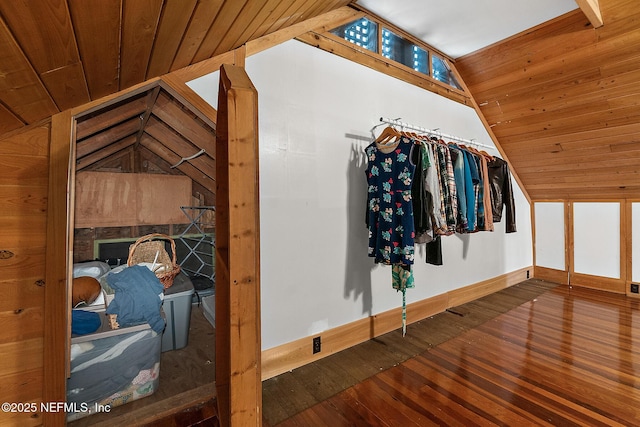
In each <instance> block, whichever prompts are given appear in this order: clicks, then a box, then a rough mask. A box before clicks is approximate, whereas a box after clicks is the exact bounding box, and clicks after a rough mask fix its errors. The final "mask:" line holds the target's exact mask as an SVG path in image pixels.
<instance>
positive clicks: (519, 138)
mask: <svg viewBox="0 0 640 427" xmlns="http://www.w3.org/2000/svg"><path fill="white" fill-rule="evenodd" d="M600 8H601V10H602V15H603V19H604V22H605V23H604V25H603V26H602V27H599V28H596V29H594V28H593V27H592V26H591V25H590V24H589V21H588V19H587V18H586V17H585V15H584V14H583V13H582V12H581V11H580V10H576V11H575V12H570V13H568V14H566V15H564V16H562V17H560V18H558V19H556V20H554V21H552V22H550V23H548V24H543V25H540V26H539V27H536V28H534V29H532V30H529V31H527V32H525V33H522V34H520V35H518V36H515V37H513V38H511V39H509V40H507V41H504V42H500V43H498V44H496V45H493V46H490V47H488V48H485V49H482V50H480V51H477V52H475V53H473V54H470V55H467V56H465V57H463V58H459V59H458V60H457V61H456V68H457V70H458V71H459V72H460V74H461V76H462V78H463V80H464V82H465V83H466V85H467V86H468V88H469V90H470V91H471V94H472V95H473V97H474V98H475V100H476V101H477V103H478V104H479V106H480V110H481V113H482V114H483V115H484V117H485V118H486V120H487V122H488V124H489V126H491V129H492V130H493V133H494V134H495V136H496V138H497V140H498V142H499V144H500V146H501V147H502V149H503V150H504V152H505V154H506V156H507V157H508V159H509V161H510V162H511V165H512V166H513V167H514V168H515V171H516V172H517V174H518V176H519V178H520V180H521V181H522V183H523V184H524V187H525V190H526V191H527V193H528V194H529V196H530V197H531V199H533V200H545V199H547V200H567V199H591V200H593V199H611V198H619V199H624V198H630V197H635V198H637V197H639V196H640V170H639V169H638V161H640V139H639V138H638V133H639V132H640V108H639V107H640V84H638V82H639V81H640V55H639V54H638V52H640V26H639V25H638V21H639V20H640V7H638V2H637V1H636V0H600Z"/></svg>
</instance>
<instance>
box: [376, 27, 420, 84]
mask: <svg viewBox="0 0 640 427" xmlns="http://www.w3.org/2000/svg"><path fill="white" fill-rule="evenodd" d="M381 54H382V56H384V57H385V58H389V59H391V60H393V61H396V62H399V63H401V64H404V65H406V66H407V67H410V68H413V69H414V70H416V71H418V72H420V73H423V74H427V75H428V74H429V62H428V61H427V57H428V54H427V51H426V50H424V49H422V48H420V47H418V46H416V45H415V44H413V43H411V42H410V41H408V40H407V39H405V38H402V37H400V36H398V35H396V34H394V33H393V32H391V31H390V30H388V29H387V28H383V29H382V52H381Z"/></svg>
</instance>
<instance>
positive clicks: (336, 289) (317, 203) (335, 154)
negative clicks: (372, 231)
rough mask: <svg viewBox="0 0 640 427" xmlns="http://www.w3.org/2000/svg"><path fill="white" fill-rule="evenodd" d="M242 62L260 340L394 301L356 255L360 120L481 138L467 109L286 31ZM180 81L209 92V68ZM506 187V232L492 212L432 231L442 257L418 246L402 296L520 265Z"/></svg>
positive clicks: (397, 298)
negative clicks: (255, 140)
mask: <svg viewBox="0 0 640 427" xmlns="http://www.w3.org/2000/svg"><path fill="white" fill-rule="evenodd" d="M246 69H247V73H248V74H249V77H250V78H251V80H252V81H253V83H254V85H255V86H256V88H257V90H258V104H259V126H260V129H259V131H260V135H259V140H260V233H261V248H260V250H261V299H262V307H261V308H262V346H263V349H268V348H271V347H275V346H278V345H281V344H285V343H287V342H291V341H294V340H296V339H299V338H303V337H307V336H309V335H310V334H311V332H313V333H314V334H315V333H320V332H322V330H326V329H330V328H335V327H338V326H341V325H344V324H348V323H351V322H354V321H356V320H359V319H362V318H365V317H368V316H370V315H375V314H378V313H381V312H384V311H387V310H390V309H393V308H397V307H399V306H401V303H402V299H401V294H400V293H398V292H396V291H395V290H393V289H392V288H391V268H390V267H385V266H379V265H374V263H373V261H372V258H369V257H367V244H368V240H367V229H366V227H365V223H364V218H365V204H366V180H365V175H364V168H365V159H364V157H363V150H364V148H365V147H366V146H367V145H368V144H369V143H370V142H371V128H372V127H373V126H374V125H377V124H379V118H380V117H389V118H398V117H400V118H402V121H404V122H407V123H413V124H416V125H420V126H423V127H426V128H440V129H441V131H442V132H445V133H448V134H453V135H457V136H460V137H463V138H467V139H472V138H475V139H476V140H477V141H478V142H481V143H484V144H491V139H490V137H489V136H488V134H487V132H486V131H485V129H484V127H483V126H482V123H481V121H480V120H479V118H478V117H477V115H476V113H475V111H474V110H473V109H472V108H469V107H466V106H463V105H461V104H459V103H456V102H453V101H450V100H448V99H446V98H443V97H441V96H439V95H436V94H433V93H431V92H428V91H425V90H422V89H419V88H417V87H415V86H412V85H410V84H407V83H404V82H402V81H399V80H397V79H394V78H392V77H389V76H386V75H384V74H382V73H379V72H377V71H374V70H371V69H369V68H366V67H363V66H361V65H359V64H356V63H353V62H351V61H348V60H345V59H343V58H340V57H338V56H335V55H332V54H329V53H326V52H324V51H321V50H319V49H315V48H313V47H310V46H308V45H305V44H303V43H300V42H296V41H290V42H287V43H284V44H281V45H279V46H276V47H274V48H271V49H269V50H266V51H264V52H262V53H260V54H257V55H254V56H251V57H249V58H247V61H246ZM190 86H191V87H192V88H194V90H195V91H196V92H198V93H200V94H201V96H203V97H204V98H205V99H207V100H209V102H212V100H217V90H218V82H217V77H212V76H205V77H203V78H201V79H198V80H197V81H193V82H191V83H190ZM215 102H216V103H215V104H213V105H214V106H216V104H217V101H215ZM381 129H382V128H378V129H377V130H378V131H380V130H381ZM494 154H497V152H494ZM513 188H514V192H515V201H516V214H517V227H518V232H517V233H510V234H506V233H505V230H504V220H503V222H502V223H497V224H496V229H495V231H494V232H492V233H490V232H479V233H475V234H470V235H453V236H448V237H444V238H443V248H442V249H443V260H444V265H443V266H433V265H429V264H426V262H425V255H424V248H419V249H418V250H417V253H416V257H417V259H416V264H415V266H414V276H415V280H416V287H415V289H410V290H408V291H407V302H408V303H412V302H416V301H419V300H423V299H425V298H429V297H433V296H435V295H439V294H442V293H445V292H447V291H450V290H453V289H457V288H460V287H463V286H467V285H470V284H473V283H476V282H479V281H482V280H486V279H489V278H492V277H495V276H499V275H501V274H504V273H508V272H511V271H514V270H517V269H519V268H524V267H527V266H530V265H532V263H533V261H532V258H533V255H532V245H531V222H530V215H529V204H528V202H527V200H526V198H525V197H524V195H523V194H522V192H521V191H520V189H519V188H518V186H517V184H516V183H515V182H513ZM321 328H324V329H322V330H320V329H321Z"/></svg>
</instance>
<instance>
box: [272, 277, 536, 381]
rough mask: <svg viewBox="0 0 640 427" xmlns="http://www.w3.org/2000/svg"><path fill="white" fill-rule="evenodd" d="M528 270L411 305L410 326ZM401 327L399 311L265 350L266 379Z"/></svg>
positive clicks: (506, 284)
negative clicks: (317, 347)
mask: <svg viewBox="0 0 640 427" xmlns="http://www.w3.org/2000/svg"><path fill="white" fill-rule="evenodd" d="M531 271H533V267H525V268H521V269H519V270H515V271H512V272H510V273H506V274H503V275H500V276H497V277H494V278H492V279H488V280H484V281H482V282H478V283H474V284H472V285H469V286H465V287H463V288H460V289H456V290H453V291H450V292H447V293H444V294H440V295H436V296H433V297H431V298H427V299H424V300H422V301H418V302H415V303H412V304H409V305H408V306H407V324H411V323H414V322H417V321H419V320H422V319H425V318H427V317H429V316H433V315H435V314H438V313H441V312H443V311H445V310H446V309H448V308H451V307H455V306H457V305H461V304H464V303H467V302H469V301H473V300H475V299H478V298H480V297H483V296H485V295H488V294H490V293H493V292H497V291H499V290H501V289H504V288H508V287H510V286H513V285H515V284H517V283H520V282H522V281H524V280H526V279H527V272H531ZM400 327H401V309H400V308H399V307H398V308H395V309H392V310H388V311H385V312H383V313H379V314H376V315H373V316H370V317H366V318H363V319H360V320H356V321H355V322H351V323H348V324H346V325H342V326H339V327H336V328H333V329H328V330H326V331H324V332H321V333H319V334H315V335H313V336H309V337H305V338H300V339H298V340H295V341H292V342H289V343H286V344H283V345H280V346H277V347H273V348H270V349H267V350H263V351H262V380H263V381H264V380H267V379H269V378H272V377H275V376H277V375H280V374H282V373H284V372H287V371H290V370H292V369H295V368H299V367H300V366H304V365H306V364H308V363H311V362H314V361H316V360H319V359H322V358H324V357H327V356H330V355H332V354H334V353H337V352H339V351H342V350H345V349H347V348H349V347H352V346H354V345H356V344H360V343H362V342H365V341H367V340H370V339H372V338H375V337H377V336H380V335H383V334H386V333H388V332H391V331H393V330H395V329H398V328H400ZM316 337H320V339H321V342H322V351H321V352H319V353H316V354H313V351H312V345H313V344H312V343H313V338H316Z"/></svg>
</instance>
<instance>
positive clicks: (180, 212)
mask: <svg viewBox="0 0 640 427" xmlns="http://www.w3.org/2000/svg"><path fill="white" fill-rule="evenodd" d="M214 147H215V130H214V128H213V125H212V124H209V123H206V122H205V120H203V119H201V118H200V117H199V116H198V115H196V114H194V112H192V111H191V110H189V108H187V107H186V106H184V105H182V104H181V103H180V102H179V101H178V100H177V99H176V98H174V97H173V96H171V95H170V94H169V93H167V92H166V91H165V90H163V89H162V88H161V87H159V86H156V87H152V88H150V89H149V90H146V91H143V92H141V93H138V94H136V95H134V96H131V97H129V98H127V99H123V100H120V101H119V102H117V103H115V104H112V105H109V106H107V107H103V108H100V109H99V110H97V111H95V112H93V113H91V114H88V115H86V116H83V117H81V118H79V119H78V120H77V126H76V157H75V160H76V170H75V180H74V181H73V183H74V185H73V190H72V194H73V195H74V196H73V197H72V200H74V201H75V206H74V207H73V208H72V209H73V210H72V212H73V213H74V215H73V223H74V227H73V229H74V231H73V232H74V235H73V263H74V264H73V270H74V277H76V276H86V275H90V276H94V277H96V276H97V280H98V282H99V283H100V285H101V288H102V290H103V295H102V296H100V297H99V298H98V299H97V300H96V301H95V302H94V303H93V304H92V305H91V306H89V307H87V306H86V304H81V305H80V306H78V308H77V309H76V310H74V311H77V310H79V309H82V310H83V311H93V312H96V313H98V317H99V319H100V320H101V323H102V325H101V326H100V329H98V332H93V333H89V334H73V335H72V336H73V338H72V343H71V378H70V379H69V380H68V382H67V397H68V398H67V400H68V401H73V402H80V403H82V402H84V403H89V404H90V406H93V403H94V402H95V403H99V404H102V405H109V406H110V411H109V412H108V413H95V414H92V415H90V416H83V415H86V414H80V416H73V415H71V416H70V417H69V418H68V419H69V420H70V421H72V423H71V424H70V425H74V426H82V425H92V424H94V423H96V422H99V421H101V420H106V419H109V418H112V417H114V416H117V415H122V414H125V413H128V412H130V411H133V410H136V409H139V408H140V407H142V406H145V405H148V404H151V403H155V402H159V401H163V400H165V399H171V398H172V397H174V396H176V395H178V394H180V393H183V392H186V391H189V390H193V389H195V388H199V387H204V386H207V385H212V384H213V381H214V375H215V366H214V356H215V354H214V350H215V349H214V347H215V330H214V328H213V317H212V315H211V314H210V313H209V312H206V313H205V311H206V309H208V308H209V307H214V306H215V304H214V303H213V298H214V293H215V266H214V259H215V256H214V241H215V212H214V210H213V206H214V205H215V194H214V191H215V162H214V158H215V151H214ZM196 154H197V155H196ZM186 158H190V159H188V160H183V159H186ZM143 236H150V240H152V241H154V242H158V243H153V244H151V245H146V244H145V243H143V242H140V241H138V239H139V238H141V237H143ZM151 236H154V237H153V238H151ZM164 236H167V237H166V238H165V237H164ZM137 241H138V242H137ZM136 242H137V243H136ZM172 243H173V244H172ZM154 245H155V246H154ZM158 245H159V246H158ZM151 246H153V250H155V252H156V254H159V257H160V258H162V256H163V255H164V254H161V253H160V251H161V249H162V248H164V252H165V253H166V255H168V257H169V258H170V259H171V258H173V255H174V253H175V265H179V266H180V272H179V273H178V274H177V275H176V276H175V278H173V280H171V278H169V276H171V274H167V275H165V276H166V277H167V278H168V280H166V281H167V282H172V283H171V286H170V287H168V288H167V284H166V283H165V284H164V287H165V288H166V289H164V290H162V285H160V286H161V287H160V289H161V291H160V293H163V294H164V295H163V296H164V300H163V302H160V298H158V301H157V304H158V305H160V304H161V306H162V312H163V313H164V314H163V315H162V316H164V319H165V321H166V328H165V329H164V332H163V333H162V332H161V333H160V334H154V333H152V332H151V329H153V328H150V327H149V324H150V323H151V322H150V323H146V322H145V323H144V325H146V331H145V330H143V331H137V330H138V329H140V328H141V326H132V324H135V323H140V322H135V321H134V322H131V319H134V320H135V319H136V317H141V316H142V317H145V316H146V315H147V314H141V313H139V312H137V311H134V312H133V313H131V312H130V311H128V310H129V308H130V306H129V305H128V302H129V301H131V300H129V299H127V300H124V299H121V298H120V299H119V302H118V303H117V304H116V305H118V310H119V311H120V313H121V314H124V315H125V316H128V317H125V319H128V320H127V325H126V326H124V325H119V326H116V329H113V326H112V325H110V322H109V320H110V319H111V320H113V319H114V317H113V315H111V316H108V315H106V314H105V307H107V306H110V305H111V304H113V301H115V294H114V291H113V289H112V288H111V286H110V284H113V282H114V281H115V280H116V279H115V278H116V277H118V276H117V274H121V273H124V272H125V271H127V270H129V271H134V270H135V269H133V268H131V267H128V266H127V264H128V261H130V258H131V261H132V263H135V264H137V263H138V262H140V261H147V260H144V259H141V258H140V255H141V253H142V251H143V248H147V249H150V248H151ZM130 248H133V252H132V255H131V256H130ZM147 249H145V250H147ZM143 256H144V254H143ZM152 257H153V255H152ZM154 258H155V257H154ZM153 261H155V259H150V260H148V262H149V263H151V264H153ZM157 263H160V262H157ZM171 263H172V264H173V260H172V259H171ZM138 267H140V266H138ZM170 268H171V267H170ZM176 270H177V268H176ZM116 272H117V273H116ZM147 273H148V270H147ZM147 273H145V274H147ZM120 277H125V276H120ZM130 277H134V278H139V277H140V276H130ZM143 277H144V279H143V280H142V281H143V282H145V281H146V280H147V277H148V274H147V276H143ZM151 277H152V278H154V277H153V275H152V276H151ZM161 277H162V274H161ZM121 280H123V281H124V279H121ZM127 280H131V279H127ZM127 286H133V288H129V287H127V288H126V291H125V290H120V291H116V292H123V295H124V292H126V293H127V294H128V295H129V294H130V297H131V298H132V301H134V302H135V304H134V305H135V307H136V308H135V310H138V311H139V310H143V311H145V310H148V308H142V309H141V308H140V301H139V300H136V298H143V296H144V295H147V296H148V294H145V293H143V292H142V291H141V290H140V289H142V285H141V284H140V283H139V282H136V283H135V286H134V283H127ZM74 293H75V291H74ZM152 296H153V294H152ZM145 301H146V302H148V299H147V300H145ZM154 303H155V302H154ZM156 308H157V306H156ZM108 311H109V310H107V312H108ZM121 314H117V315H116V316H115V320H116V322H117V320H118V316H120V317H121ZM75 322H76V320H74V323H73V325H74V329H76V328H75V326H76V323H75ZM118 323H119V322H118ZM136 328H137V329H136ZM78 329H81V330H82V328H78ZM142 329H145V328H142ZM100 331H106V332H100ZM128 331H133V332H128ZM81 332H86V331H85V330H82V331H81ZM144 332H146V333H148V334H149V335H148V336H149V338H147V335H142V334H143V333H144ZM136 334H140V338H138V335H136ZM105 337H107V338H105ZM142 340H145V341H142ZM128 343H131V345H129V344H128ZM139 344H143V345H142V346H140V347H141V348H144V350H143V352H142V354H143V356H142V357H141V356H140V355H139V354H137V353H136V351H137V350H136V345H139ZM103 345H106V347H105V348H104V350H100V349H101V348H102V346H103ZM121 346H122V347H123V348H125V349H126V350H125V351H124V352H123V353H122V354H121V355H119V356H117V357H115V358H113V359H112V360H110V361H109V362H103V363H95V364H94V365H93V367H90V368H88V369H80V368H81V366H79V365H80V362H82V363H85V364H91V363H92V362H91V360H98V359H99V358H100V357H101V356H104V353H105V352H109V351H112V350H113V348H119V347H121ZM156 350H157V351H156ZM138 353H140V352H138ZM83 357H84V359H83ZM76 358H77V359H76ZM145 358H146V359H147V360H142V359H145ZM85 359H87V360H85ZM105 359H106V358H105ZM132 364H133V365H134V366H135V367H136V368H135V369H131V366H132ZM102 377H105V381H102V382H103V383H105V382H108V383H109V384H108V386H104V384H97V383H96V384H94V383H93V382H92V380H91V379H90V378H102ZM107 379H108V380H107ZM142 397H144V398H142ZM124 403H126V404H124Z"/></svg>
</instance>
